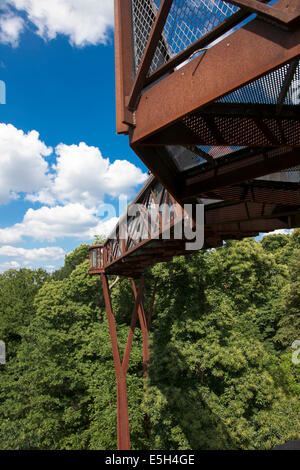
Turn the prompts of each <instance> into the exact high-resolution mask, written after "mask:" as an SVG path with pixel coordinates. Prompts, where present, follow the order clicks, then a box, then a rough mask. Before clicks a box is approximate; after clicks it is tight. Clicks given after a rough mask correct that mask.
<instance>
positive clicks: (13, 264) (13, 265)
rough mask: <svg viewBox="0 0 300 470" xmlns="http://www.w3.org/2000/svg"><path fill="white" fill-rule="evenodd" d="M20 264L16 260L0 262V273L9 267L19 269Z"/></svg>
mask: <svg viewBox="0 0 300 470" xmlns="http://www.w3.org/2000/svg"><path fill="white" fill-rule="evenodd" d="M20 267H21V265H20V263H18V262H17V261H9V262H7V263H2V264H0V274H1V273H4V272H5V271H8V270H9V269H20Z"/></svg>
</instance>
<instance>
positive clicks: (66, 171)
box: [0, 124, 147, 207]
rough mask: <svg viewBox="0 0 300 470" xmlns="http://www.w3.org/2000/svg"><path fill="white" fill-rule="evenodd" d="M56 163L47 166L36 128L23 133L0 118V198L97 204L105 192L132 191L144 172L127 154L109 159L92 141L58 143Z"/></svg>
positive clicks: (2, 200)
mask: <svg viewBox="0 0 300 470" xmlns="http://www.w3.org/2000/svg"><path fill="white" fill-rule="evenodd" d="M55 152H56V155H55V157H56V165H54V166H53V167H52V169H51V173H50V171H49V166H48V162H47V160H46V159H45V157H47V156H49V155H50V154H51V153H52V148H50V147H47V146H46V145H45V143H44V142H42V141H41V140H40V138H39V133H38V132H37V131H34V130H33V131H31V132H28V133H27V134H26V133H24V132H23V131H22V130H18V129H16V128H15V127H14V126H13V125H11V124H0V204H7V203H8V202H9V201H10V200H13V199H18V198H19V197H20V193H25V199H26V200H29V201H31V202H40V203H41V204H45V205H47V206H55V204H57V203H62V204H69V203H75V204H76V203H79V204H83V205H86V206H87V207H95V206H96V205H99V204H100V203H101V202H102V201H103V200H104V198H105V196H106V195H108V196H112V197H117V196H119V195H121V194H122V195H124V194H125V195H127V196H128V197H131V196H132V194H133V193H134V188H136V187H137V186H139V185H141V184H143V183H144V182H145V181H146V179H147V175H146V174H145V173H143V172H142V170H141V169H140V168H138V167H136V166H135V165H133V164H132V163H130V162H128V161H127V160H116V161H115V162H113V163H110V161H109V159H108V158H104V157H103V156H102V154H101V152H100V150H99V148H97V147H91V146H88V145H87V144H85V143H84V142H82V143H80V144H79V145H64V144H60V145H58V146H57V147H56V149H55Z"/></svg>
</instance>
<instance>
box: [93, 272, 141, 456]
mask: <svg viewBox="0 0 300 470" xmlns="http://www.w3.org/2000/svg"><path fill="white" fill-rule="evenodd" d="M101 280H102V287H103V293H104V300H105V307H106V312H107V318H108V325H109V332H110V338H111V344H112V353H113V359H114V365H115V373H116V384H117V435H118V450H130V432H129V418H128V400H127V384H126V375H127V369H128V363H129V358H130V352H131V349H132V342H133V335H134V330H135V326H136V321H137V313H138V309H139V307H140V303H141V300H142V294H143V285H144V278H143V277H141V279H140V284H139V289H138V292H137V294H136V298H135V303H134V309H133V313H132V319H131V325H130V330H129V334H128V340H127V344H126V348H125V353H124V358H123V362H122V363H121V359H120V353H119V346H118V336H117V330H116V324H115V318H114V314H113V310H112V305H111V298H110V288H109V285H108V279H107V276H106V274H105V273H104V272H103V273H102V274H101Z"/></svg>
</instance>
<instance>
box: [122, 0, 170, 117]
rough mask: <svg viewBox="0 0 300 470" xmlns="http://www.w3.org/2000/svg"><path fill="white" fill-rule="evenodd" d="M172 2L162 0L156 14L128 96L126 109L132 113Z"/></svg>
mask: <svg viewBox="0 0 300 470" xmlns="http://www.w3.org/2000/svg"><path fill="white" fill-rule="evenodd" d="M172 3H173V0H162V1H161V4H160V7H159V10H158V12H157V15H156V18H155V21H154V24H153V27H152V31H151V34H150V37H149V39H148V43H147V45H146V48H145V51H144V55H143V57H142V60H141V63H140V66H139V69H138V72H137V74H136V77H135V80H134V83H133V87H132V91H131V93H130V96H129V102H128V109H129V110H131V111H134V110H135V109H136V103H137V100H138V97H139V95H140V93H141V91H142V89H143V88H144V85H145V79H146V77H147V74H148V72H149V69H150V67H151V63H152V60H153V57H154V54H155V51H156V48H157V45H158V42H159V40H160V38H161V34H162V32H163V29H164V26H165V22H166V20H167V17H168V15H169V12H170V9H171V6H172Z"/></svg>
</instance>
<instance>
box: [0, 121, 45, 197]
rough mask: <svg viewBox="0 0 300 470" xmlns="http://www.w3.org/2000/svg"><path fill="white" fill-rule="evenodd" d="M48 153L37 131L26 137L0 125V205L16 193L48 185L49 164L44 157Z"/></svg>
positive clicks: (4, 125) (5, 125)
mask: <svg viewBox="0 0 300 470" xmlns="http://www.w3.org/2000/svg"><path fill="white" fill-rule="evenodd" d="M51 153H52V149H51V148H50V147H47V146H46V145H45V144H44V142H42V141H41V140H40V139H39V134H38V132H36V131H31V132H28V133H27V134H25V133H24V132H23V131H22V130H18V129H16V128H15V127H14V126H13V125H11V124H0V155H1V165H0V204H6V203H8V202H9V200H10V199H16V197H17V193H21V192H33V191H38V190H40V189H42V188H43V187H44V186H47V185H48V184H49V177H48V176H47V171H48V164H47V162H46V160H45V158H44V157H47V156H49V155H50V154H51Z"/></svg>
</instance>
